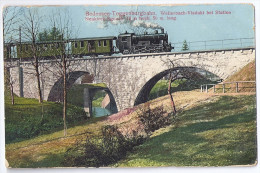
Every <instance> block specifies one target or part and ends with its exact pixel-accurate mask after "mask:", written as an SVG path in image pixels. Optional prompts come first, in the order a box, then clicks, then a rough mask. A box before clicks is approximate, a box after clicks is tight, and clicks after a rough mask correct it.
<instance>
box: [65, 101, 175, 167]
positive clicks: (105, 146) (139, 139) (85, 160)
mask: <svg viewBox="0 0 260 173" xmlns="http://www.w3.org/2000/svg"><path fill="white" fill-rule="evenodd" d="M138 114H139V116H138V123H139V125H140V126H138V128H136V130H129V129H127V130H126V129H119V128H118V127H117V126H114V125H106V126H103V127H102V128H101V134H100V135H99V136H94V137H93V136H92V137H87V138H86V139H85V140H83V141H79V142H78V143H77V145H76V147H74V148H70V149H68V150H67V151H66V154H65V159H64V162H63V165H64V166H70V167H75V166H76V167H102V166H108V165H110V164H113V163H116V162H117V161H119V160H120V159H122V158H124V157H125V156H126V154H127V152H128V151H131V150H132V149H133V148H134V147H135V146H137V145H140V144H142V143H143V142H144V141H145V140H146V139H147V137H149V135H151V133H152V132H153V131H155V130H157V129H159V128H161V127H164V126H166V125H169V124H170V123H171V117H172V116H171V114H168V113H167V112H166V111H165V110H163V106H159V107H156V108H154V109H151V108H150V106H149V105H148V106H145V108H142V109H139V111H138ZM140 127H141V128H140ZM122 131H124V132H122ZM143 132H145V133H143ZM142 133H143V134H142Z"/></svg>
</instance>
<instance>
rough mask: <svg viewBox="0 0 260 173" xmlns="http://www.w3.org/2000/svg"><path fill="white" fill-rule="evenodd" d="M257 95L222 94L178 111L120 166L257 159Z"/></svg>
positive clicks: (236, 162)
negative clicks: (168, 123)
mask: <svg viewBox="0 0 260 173" xmlns="http://www.w3.org/2000/svg"><path fill="white" fill-rule="evenodd" d="M256 154H257V152H256V97H255V95H254V96H235V97H232V96H222V97H220V99H219V100H218V101H216V102H214V103H206V104H203V105H201V106H198V107H195V108H192V109H190V110H186V111H184V112H182V113H179V114H177V119H176V122H175V123H173V124H172V125H171V126H169V127H167V128H164V129H160V130H158V131H157V132H155V134H154V136H153V137H152V138H151V139H150V140H148V141H147V142H146V143H144V144H143V145H140V146H138V147H136V148H135V150H134V152H133V153H129V155H128V156H127V158H126V159H124V160H122V161H120V162H119V163H118V164H116V165H113V166H117V167H140V166H141V167H149V166H154V167H156V166H227V165H247V164H254V163H255V162H256Z"/></svg>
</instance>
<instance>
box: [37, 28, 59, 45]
mask: <svg viewBox="0 0 260 173" xmlns="http://www.w3.org/2000/svg"><path fill="white" fill-rule="evenodd" d="M62 39H63V38H62V33H61V32H60V31H59V29H58V28H56V27H55V26H53V27H52V28H51V29H49V30H47V29H44V31H43V32H40V33H39V36H38V41H55V40H62Z"/></svg>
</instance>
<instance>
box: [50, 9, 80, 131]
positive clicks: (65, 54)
mask: <svg viewBox="0 0 260 173" xmlns="http://www.w3.org/2000/svg"><path fill="white" fill-rule="evenodd" d="M48 19H49V21H50V25H49V27H50V30H51V29H53V28H55V29H56V30H57V33H59V35H60V36H61V37H57V38H54V40H49V44H52V46H53V47H56V48H57V49H56V52H55V53H54V54H53V55H52V59H53V60H54V61H55V64H54V65H55V67H56V68H55V72H54V71H53V73H54V74H55V76H56V77H57V78H62V87H61V88H62V89H63V92H62V98H63V99H62V102H63V124H64V136H67V124H66V116H67V90H68V80H69V78H70V76H69V74H70V72H71V71H73V70H74V69H72V67H71V61H70V59H71V58H72V55H71V53H70V50H69V49H70V47H69V43H68V41H69V39H71V38H73V37H74V34H75V31H74V30H73V28H74V27H73V22H72V19H71V17H70V12H69V11H68V10H63V11H61V10H56V11H53V12H52V13H51V14H50V16H49V18H48ZM75 68H76V67H75ZM47 70H49V71H52V70H50V69H47Z"/></svg>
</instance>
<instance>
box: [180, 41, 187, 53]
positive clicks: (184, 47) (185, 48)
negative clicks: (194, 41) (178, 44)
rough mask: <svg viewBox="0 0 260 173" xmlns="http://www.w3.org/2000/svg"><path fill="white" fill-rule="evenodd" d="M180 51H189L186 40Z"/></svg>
mask: <svg viewBox="0 0 260 173" xmlns="http://www.w3.org/2000/svg"><path fill="white" fill-rule="evenodd" d="M181 50H182V51H185V50H189V46H188V44H187V41H186V40H184V41H183V45H182V49H181Z"/></svg>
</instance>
